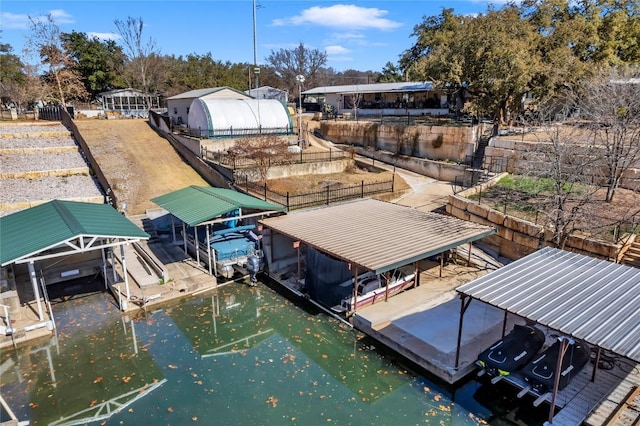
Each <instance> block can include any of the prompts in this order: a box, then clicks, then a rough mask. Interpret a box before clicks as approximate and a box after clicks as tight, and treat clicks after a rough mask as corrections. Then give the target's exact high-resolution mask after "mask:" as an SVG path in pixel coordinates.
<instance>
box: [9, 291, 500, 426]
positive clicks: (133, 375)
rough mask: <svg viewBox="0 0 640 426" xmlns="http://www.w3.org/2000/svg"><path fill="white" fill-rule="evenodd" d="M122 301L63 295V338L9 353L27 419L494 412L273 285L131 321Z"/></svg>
mask: <svg viewBox="0 0 640 426" xmlns="http://www.w3.org/2000/svg"><path fill="white" fill-rule="evenodd" d="M111 303H112V301H110V300H109V296H108V295H106V294H102V295H97V296H95V297H93V298H84V299H79V300H76V301H71V302H67V303H63V304H59V305H57V306H56V308H55V309H56V312H55V315H56V318H57V319H58V326H59V335H58V338H57V339H52V340H49V341H47V342H44V343H43V342H41V343H40V344H36V343H34V344H32V345H30V346H28V347H23V348H20V349H19V350H17V351H3V354H2V357H1V359H0V362H1V363H2V376H1V377H0V379H1V382H0V383H1V387H0V390H1V392H2V395H3V396H4V397H5V399H6V400H7V401H8V402H9V404H10V406H11V408H12V409H13V410H14V412H15V413H16V414H17V415H18V417H19V419H20V420H29V421H31V422H32V423H33V424H65V423H71V422H74V421H78V420H79V423H85V422H87V421H88V420H90V419H96V420H97V419H100V420H101V422H100V424H185V423H193V422H198V423H202V424H218V425H224V424H228V425H238V424H282V423H290V424H303V425H315V424H326V423H327V422H332V423H336V424H355V425H358V424H362V425H365V424H366V425H370V424H377V425H384V424H422V423H440V422H443V423H446V424H455V425H465V424H478V423H482V422H483V420H482V419H483V418H485V419H486V418H489V417H490V416H491V415H492V412H491V411H490V410H488V409H487V408H485V407H484V406H482V405H480V404H478V403H475V402H473V397H472V394H473V392H474V391H475V389H476V388H477V386H476V385H467V386H465V387H463V388H462V389H461V390H459V391H458V392H459V395H456V400H457V401H458V402H457V403H453V402H452V401H451V398H452V395H451V393H450V392H449V391H447V390H446V389H444V388H443V387H441V386H439V385H437V384H435V383H433V382H431V381H429V380H428V379H426V378H424V377H420V376H417V375H415V374H412V373H411V372H409V371H407V370H405V369H404V368H402V367H401V366H399V365H398V364H394V363H392V362H391V361H390V360H389V359H388V358H385V357H382V356H380V354H379V353H378V351H377V350H376V348H374V347H373V345H372V344H371V341H370V340H369V339H367V338H365V336H364V335H362V334H361V333H358V332H356V331H354V330H352V329H350V328H349V327H348V326H346V325H344V324H340V323H338V322H337V321H335V320H333V319H331V318H329V317H327V316H325V315H322V314H318V315H313V314H309V313H308V312H306V311H304V310H302V309H299V308H298V307H296V306H295V305H293V304H292V303H290V302H289V301H287V300H286V299H284V298H282V297H281V296H279V295H277V294H275V293H274V292H272V291H271V290H270V289H268V288H266V287H264V286H261V285H259V286H257V287H254V288H249V287H247V286H244V285H241V284H232V285H228V286H225V287H223V288H221V289H219V290H218V291H216V292H213V293H210V294H208V295H205V296H202V297H198V298H187V299H185V300H182V301H180V302H179V303H173V304H171V305H168V306H166V307H164V308H162V309H157V310H154V311H150V312H141V313H140V315H138V316H136V317H134V318H131V319H128V318H126V317H122V316H120V314H119V313H118V312H117V311H116V310H115V309H114V308H113V307H112V306H111ZM471 383H473V382H471ZM76 424H77V423H76Z"/></svg>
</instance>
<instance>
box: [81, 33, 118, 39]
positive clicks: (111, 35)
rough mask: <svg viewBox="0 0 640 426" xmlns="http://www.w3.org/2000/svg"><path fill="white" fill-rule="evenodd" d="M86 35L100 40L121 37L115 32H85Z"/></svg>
mask: <svg viewBox="0 0 640 426" xmlns="http://www.w3.org/2000/svg"><path fill="white" fill-rule="evenodd" d="M87 37H89V38H93V37H95V38H97V39H98V40H102V41H105V40H118V39H120V38H121V37H120V35H119V34H116V33H95V32H90V33H87Z"/></svg>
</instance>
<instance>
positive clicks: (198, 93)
mask: <svg viewBox="0 0 640 426" xmlns="http://www.w3.org/2000/svg"><path fill="white" fill-rule="evenodd" d="M222 90H229V91H232V92H235V93H237V94H239V95H241V96H242V97H243V98H244V97H246V96H247V95H246V94H245V93H242V92H241V91H239V90H236V89H234V88H232V87H227V86H222V87H209V88H206V89H195V90H189V91H188V92H184V93H180V94H177V95H174V96H171V97H169V98H167V100H173V99H195V98H201V97H203V96H207V95H210V94H212V93H216V92H220V91H222Z"/></svg>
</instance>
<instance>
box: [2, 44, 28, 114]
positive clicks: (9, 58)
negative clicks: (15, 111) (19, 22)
mask: <svg viewBox="0 0 640 426" xmlns="http://www.w3.org/2000/svg"><path fill="white" fill-rule="evenodd" d="M12 50H13V49H12V48H11V45H9V44H5V43H0V70H2V72H1V73H0V102H2V103H9V102H11V101H16V99H15V95H14V93H15V91H16V90H17V89H18V88H19V87H20V86H22V85H23V84H24V83H25V80H26V75H25V72H24V64H23V63H22V61H21V60H20V57H19V56H18V55H14V54H13V53H11V51H12Z"/></svg>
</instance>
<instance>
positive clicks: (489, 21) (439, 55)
mask: <svg viewBox="0 0 640 426" xmlns="http://www.w3.org/2000/svg"><path fill="white" fill-rule="evenodd" d="M414 34H416V35H418V43H416V45H415V46H414V47H413V48H411V49H409V50H408V51H407V52H405V55H404V58H403V61H402V63H403V64H405V66H407V67H408V69H409V75H410V79H411V80H413V79H418V80H432V81H434V82H436V83H439V84H442V85H445V84H446V85H450V86H453V87H462V86H465V87H466V88H467V92H468V93H469V94H470V95H471V96H472V97H473V98H474V104H475V105H476V106H477V109H478V111H477V113H480V114H489V115H491V116H492V117H493V118H494V119H498V120H500V121H501V122H505V121H506V120H507V119H508V117H507V113H508V112H509V111H517V110H518V109H519V107H520V101H521V99H522V96H523V95H524V94H525V93H527V92H528V91H529V90H531V83H532V79H533V76H534V75H535V72H536V70H537V67H538V63H539V56H538V54H537V52H536V48H537V45H538V34H537V33H536V32H535V31H534V28H533V27H532V26H531V25H530V24H528V23H527V22H526V21H523V20H522V19H521V18H520V11H519V9H518V8H517V7H515V6H506V7H504V8H502V9H500V10H493V9H489V11H488V12H487V13H486V14H482V15H479V16H476V17H462V16H455V15H453V13H452V12H451V11H450V10H444V11H443V13H442V15H441V16H440V17H435V18H434V17H431V18H426V19H425V21H424V22H423V23H422V24H421V25H418V26H417V27H416V28H415V30H414Z"/></svg>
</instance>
